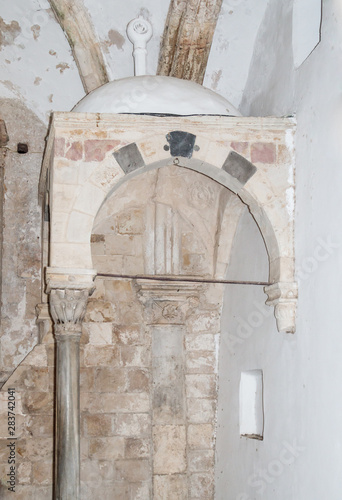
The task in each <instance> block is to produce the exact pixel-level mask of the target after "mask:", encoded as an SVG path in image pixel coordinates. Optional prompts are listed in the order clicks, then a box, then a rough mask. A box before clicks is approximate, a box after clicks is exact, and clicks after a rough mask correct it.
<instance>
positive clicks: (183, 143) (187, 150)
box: [166, 130, 196, 158]
mask: <svg viewBox="0 0 342 500" xmlns="http://www.w3.org/2000/svg"><path fill="white" fill-rule="evenodd" d="M166 139H167V142H168V143H169V144H170V149H171V151H170V154H171V156H183V157H184V158H191V157H192V153H193V150H194V146H195V141H196V136H195V135H193V134H190V133H189V132H182V131H181V130H174V131H173V132H170V133H169V134H167V136H166Z"/></svg>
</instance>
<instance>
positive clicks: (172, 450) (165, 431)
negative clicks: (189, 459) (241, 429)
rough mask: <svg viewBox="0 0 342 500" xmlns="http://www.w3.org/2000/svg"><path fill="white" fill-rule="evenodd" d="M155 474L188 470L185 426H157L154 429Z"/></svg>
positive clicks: (177, 472)
mask: <svg viewBox="0 0 342 500" xmlns="http://www.w3.org/2000/svg"><path fill="white" fill-rule="evenodd" d="M153 448H154V473H155V474H179V473H182V472H185V470H186V430H185V426H183V425H156V426H155V427H154V429H153Z"/></svg>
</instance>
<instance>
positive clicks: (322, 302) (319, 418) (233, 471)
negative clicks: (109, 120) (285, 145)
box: [217, 0, 342, 500]
mask: <svg viewBox="0 0 342 500" xmlns="http://www.w3.org/2000/svg"><path fill="white" fill-rule="evenodd" d="M269 9H270V11H269V12H268V16H266V18H265V21H264V23H263V25H262V27H261V29H260V32H259V36H258V41H257V44H256V47H255V52H254V60H253V62H252V66H251V72H250V75H249V81H248V84H247V87H246V90H245V94H244V99H243V111H244V112H245V113H248V112H251V113H253V114H277V113H281V112H286V113H292V112H295V113H296V115H297V120H298V131H297V143H296V151H297V174H296V183H297V192H296V203H297V205H296V268H297V274H298V282H299V304H298V314H297V332H296V334H295V335H294V336H293V337H292V336H280V335H279V334H278V333H276V331H275V329H274V332H273V334H272V335H271V331H270V332H269V333H267V332H265V331H264V332H263V333H262V335H261V336H260V338H261V340H260V343H259V344H255V348H256V350H255V351H253V350H252V344H251V343H249V342H245V345H246V348H245V351H244V352H242V349H241V350H240V355H239V357H238V358H237V356H236V355H235V356H234V355H229V354H228V355H227V359H226V365H227V367H229V366H233V367H236V365H237V363H239V365H241V366H248V365H249V364H250V363H251V359H253V361H254V360H258V362H259V363H258V364H260V362H261V358H260V356H261V354H260V351H262V352H263V354H262V356H266V353H267V359H268V365H267V373H268V377H266V376H265V390H267V378H269V384H270V391H271V392H270V393H271V394H272V395H273V396H275V399H272V402H271V404H269V405H268V407H267V398H266V396H265V407H266V411H265V438H264V441H263V442H262V443H257V442H255V444H254V447H253V445H252V443H251V442H246V443H245V444H243V443H242V442H241V440H240V441H239V446H240V447H239V448H237V438H235V437H234V436H235V435H234V421H233V426H232V429H231V430H229V431H227V436H228V438H227V450H226V456H227V457H229V456H232V458H231V461H230V462H229V464H228V465H227V466H226V469H224V470H223V474H225V475H226V477H227V479H226V482H223V481H222V480H218V483H217V484H218V490H217V498H218V499H222V500H223V498H224V499H229V500H231V499H232V500H236V499H239V500H249V499H259V498H260V499H263V500H265V499H269V500H271V499H272V500H274V499H277V500H285V499H286V500H287V499H289V500H290V499H291V500H308V499H310V500H321V499H323V498H324V499H325V498H327V499H328V498H329V500H339V499H340V498H341V489H342V476H341V470H342V427H341V422H342V398H341V381H342V363H341V354H342V337H341V323H342V308H341V307H340V277H341V269H342V250H341V248H342V235H341V217H340V213H341V208H342V206H341V205H342V202H341V197H340V195H339V193H340V192H341V189H342V170H341V164H342V148H341V138H340V134H341V128H342V127H341V126H342V118H341V117H342V109H341V108H342V104H341V77H342V70H341V68H342V55H341V47H342V6H341V3H340V1H339V0H326V1H325V2H323V19H322V41H321V43H320V44H319V45H318V46H317V48H316V49H315V50H314V52H313V53H312V54H311V55H310V56H309V58H308V59H307V60H306V61H305V62H304V63H303V64H302V66H301V67H300V68H299V69H298V70H296V71H295V70H294V69H293V66H292V64H291V63H290V61H291V59H292V47H291V43H290V42H291V37H290V32H291V26H289V23H291V13H290V12H289V2H288V0H281V1H280V0H273V2H272V3H271V5H270V7H269ZM275 12H278V14H279V15H278V14H277V16H278V17H277V18H275V17H274V14H275ZM276 19H277V21H276ZM267 40H271V41H272V40H273V42H272V43H271V44H269V43H267ZM275 42H276V43H275ZM265 68H268V71H267V72H266V73H262V74H261V75H260V73H259V72H260V70H261V72H262V71H263V70H264V69H265ZM263 75H264V76H263ZM255 293H256V292H255ZM260 293H261V291H260ZM251 300H253V299H251ZM227 307H231V308H232V310H231V313H230V315H229V314H228V318H227V325H228V324H229V323H228V320H229V321H231V320H232V315H234V316H236V315H240V316H241V314H242V313H243V314H246V312H247V311H245V310H243V311H241V308H245V306H243V304H241V302H239V301H238V300H237V299H236V295H232V297H231V302H229V301H228V306H227ZM269 321H271V319H270V320H269ZM272 321H273V320H272ZM267 324H268V323H267ZM272 328H273V327H272ZM266 339H267V342H266ZM266 349H267V350H266ZM255 367H256V368H259V366H255ZM260 368H262V367H261V366H260ZM233 373H234V372H233ZM235 377H236V375H235ZM226 385H227V390H228V391H231V386H232V382H231V381H230V380H229V379H228V378H227V381H226ZM266 394H267V393H266ZM229 396H230V393H229V392H228V397H229ZM233 404H234V400H233ZM232 411H233V412H234V406H233V408H232ZM275 417H276V419H277V420H276V421H274V420H273V419H274V418H275ZM231 418H236V417H231ZM235 427H236V421H235ZM234 439H235V445H234ZM294 440H295V441H296V444H297V445H298V446H299V447H300V448H301V449H299V450H298V451H297V455H298V456H297V457H295V460H293V462H292V463H291V464H288V465H287V466H285V465H284V467H283V470H282V471H281V473H280V474H279V476H277V477H274V478H273V479H274V480H273V481H272V482H270V483H269V484H268V483H267V488H266V491H265V492H263V493H261V494H260V493H258V491H257V490H258V487H257V486H253V485H248V483H247V482H248V478H249V477H251V476H250V474H252V473H253V472H254V473H255V472H257V471H258V470H262V471H265V470H266V471H267V470H268V469H269V468H271V470H272V467H275V465H274V464H275V462H277V461H278V462H279V461H280V458H281V452H282V449H283V447H285V448H286V444H284V443H285V442H286V441H289V442H290V444H293V441H294ZM230 445H231V446H232V451H233V454H232V455H231V454H230V452H231V450H230V449H229V448H228V447H229V446H230ZM256 448H258V451H257V452H256V451H255V450H256ZM284 456H286V455H284ZM287 457H288V458H289V457H290V455H289V454H287ZM218 472H220V470H219V469H218ZM271 479H272V477H271ZM252 481H253V480H252ZM246 483H247V486H246V488H247V489H245V485H246ZM259 486H260V484H259ZM224 488H225V489H224ZM237 491H241V492H243V491H246V495H245V496H240V497H239V496H236V492H237ZM223 492H224V493H223Z"/></svg>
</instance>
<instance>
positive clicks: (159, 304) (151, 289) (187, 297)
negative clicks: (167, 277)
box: [135, 279, 205, 325]
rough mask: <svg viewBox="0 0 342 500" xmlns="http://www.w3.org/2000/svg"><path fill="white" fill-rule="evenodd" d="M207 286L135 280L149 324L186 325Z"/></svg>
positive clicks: (182, 282) (178, 282)
mask: <svg viewBox="0 0 342 500" xmlns="http://www.w3.org/2000/svg"><path fill="white" fill-rule="evenodd" d="M204 287H205V285H203V284H202V283H188V282H186V281H176V282H174V281H162V280H160V281H150V280H142V279H139V280H138V279H137V280H135V288H136V290H137V292H138V298H139V299H140V301H141V302H142V303H143V304H144V311H145V314H146V321H147V323H149V324H158V325H159V324H184V322H185V320H186V318H187V316H188V315H189V314H190V313H191V311H192V310H193V309H195V308H196V307H197V306H198V305H199V297H200V295H201V293H202V292H203V289H204Z"/></svg>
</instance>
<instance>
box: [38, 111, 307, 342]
mask: <svg viewBox="0 0 342 500" xmlns="http://www.w3.org/2000/svg"><path fill="white" fill-rule="evenodd" d="M175 131H176V132H177V134H178V135H177V134H174V136H175V137H176V140H178V141H179V143H178V144H177V143H176V145H174V144H172V143H171V142H170V136H172V132H175ZM293 134H294V121H293V119H277V118H241V117H236V118H233V117H217V116H192V117H156V116H144V115H143V116H142V115H136V116H135V115H92V114H82V113H57V114H56V115H55V117H54V120H53V125H52V131H51V134H50V139H49V141H50V143H51V142H52V141H54V144H55V146H54V148H52V147H50V150H51V153H50V154H51V167H50V168H51V172H50V185H49V196H50V212H51V237H50V268H49V269H48V272H47V274H48V276H50V275H51V276H52V274H54V272H55V271H56V270H57V269H58V268H63V269H64V270H65V268H67V269H69V270H70V275H74V276H77V274H78V271H77V270H79V271H81V270H84V269H88V270H89V269H92V259H91V249H90V236H91V230H92V227H93V223H94V220H95V217H96V214H97V213H98V210H99V209H100V207H101V206H102V204H103V203H104V202H105V200H106V198H107V197H108V196H110V195H111V193H112V192H113V191H114V190H115V189H116V188H117V187H118V186H119V185H120V184H121V183H122V182H125V180H127V179H129V178H131V177H132V176H136V175H139V174H141V173H143V172H145V171H147V170H150V169H154V168H162V167H163V166H166V165H170V164H172V163H174V164H176V165H178V166H179V168H187V169H191V170H194V171H197V172H199V173H202V174H204V175H206V176H207V177H209V178H211V179H213V180H214V181H216V182H218V183H219V184H221V185H223V186H225V187H227V188H228V189H229V190H231V191H232V192H234V193H235V194H237V195H238V196H239V197H240V198H241V200H242V201H243V202H244V203H245V204H246V205H247V206H248V207H249V210H250V212H251V214H252V215H253V217H254V219H255V221H256V222H257V224H258V226H259V229H260V231H261V233H262V236H263V238H264V240H265V244H266V248H267V252H268V256H269V262H270V276H269V281H270V283H271V284H272V286H271V287H268V288H267V289H266V290H265V291H266V293H268V295H269V299H268V303H269V304H271V305H275V306H276V317H277V310H278V318H277V319H278V328H279V329H280V330H282V331H291V332H293V331H294V320H295V317H294V314H295V302H296V297H297V295H296V294H297V292H296V286H295V284H294V245H293V210H294V184H293V182H294V181H293V178H294V176H293V169H294V166H293V147H292V139H291V138H292V137H293ZM190 135H191V136H192V137H194V138H195V139H194V140H193V139H192V138H190V139H191V140H190V139H189V136H190ZM289 137H290V139H289ZM171 138H172V137H171ZM48 149H49V148H48ZM284 152H285V153H286V154H284ZM177 153H178V156H175V154H177ZM45 162H46V164H47V162H48V160H47V159H46V161H45ZM291 196H292V199H291ZM61 274H63V273H61ZM81 274H82V273H81ZM75 279H76V281H77V277H76V278H75Z"/></svg>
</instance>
